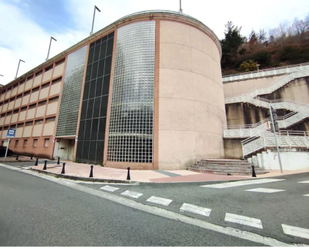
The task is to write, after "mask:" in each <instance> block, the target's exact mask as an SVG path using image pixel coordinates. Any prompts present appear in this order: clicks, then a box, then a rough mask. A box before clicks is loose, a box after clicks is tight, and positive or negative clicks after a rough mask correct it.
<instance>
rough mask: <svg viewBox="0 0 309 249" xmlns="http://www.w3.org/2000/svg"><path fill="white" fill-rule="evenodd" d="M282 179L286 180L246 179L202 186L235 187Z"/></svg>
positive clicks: (277, 180) (276, 180) (275, 180)
mask: <svg viewBox="0 0 309 249" xmlns="http://www.w3.org/2000/svg"><path fill="white" fill-rule="evenodd" d="M280 181H285V179H259V180H246V181H237V182H226V183H217V184H209V185H202V186H200V187H202V188H233V187H239V186H246V185H252V184H262V183H271V182H280Z"/></svg>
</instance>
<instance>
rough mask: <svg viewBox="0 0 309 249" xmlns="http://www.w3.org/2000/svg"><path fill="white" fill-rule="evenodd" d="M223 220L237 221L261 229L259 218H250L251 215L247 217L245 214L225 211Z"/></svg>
mask: <svg viewBox="0 0 309 249" xmlns="http://www.w3.org/2000/svg"><path fill="white" fill-rule="evenodd" d="M224 220H225V221H229V222H233V223H238V224H241V225H246V226H250V227H256V228H260V229H263V225H262V221H261V220H259V219H255V218H251V217H247V216H242V215H237V214H230V213H226V214H225V219H224Z"/></svg>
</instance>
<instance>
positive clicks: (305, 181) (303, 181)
mask: <svg viewBox="0 0 309 249" xmlns="http://www.w3.org/2000/svg"><path fill="white" fill-rule="evenodd" d="M298 183H309V181H302V182H298Z"/></svg>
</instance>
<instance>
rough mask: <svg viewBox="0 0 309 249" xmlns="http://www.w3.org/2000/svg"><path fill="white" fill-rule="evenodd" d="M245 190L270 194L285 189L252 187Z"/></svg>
mask: <svg viewBox="0 0 309 249" xmlns="http://www.w3.org/2000/svg"><path fill="white" fill-rule="evenodd" d="M245 191H250V192H259V193H268V194H271V193H278V192H283V191H285V190H283V189H272V188H253V189H247V190H245Z"/></svg>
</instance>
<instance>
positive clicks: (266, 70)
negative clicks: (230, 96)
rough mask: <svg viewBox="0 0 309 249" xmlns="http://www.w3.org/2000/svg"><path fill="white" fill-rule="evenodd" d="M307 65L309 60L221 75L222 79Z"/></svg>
mask: <svg viewBox="0 0 309 249" xmlns="http://www.w3.org/2000/svg"><path fill="white" fill-rule="evenodd" d="M308 65H309V62H305V63H301V64H295V65H289V66H281V67H272V68H265V69H261V70H259V71H257V70H256V71H250V72H245V73H236V74H228V75H223V76H222V79H224V78H228V77H232V76H233V77H235V76H241V75H249V74H252V73H263V72H264V73H265V72H269V71H274V70H280V69H288V68H295V67H302V66H308Z"/></svg>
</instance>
